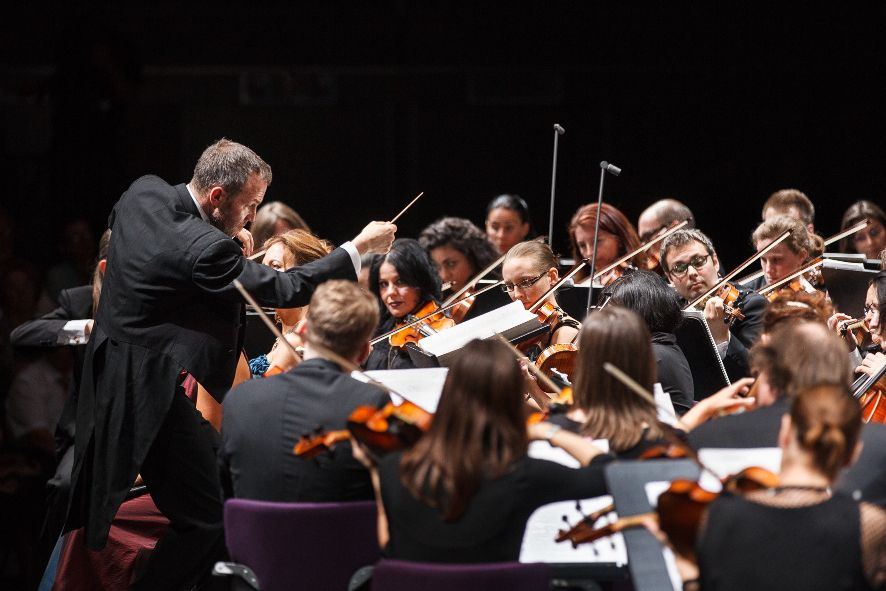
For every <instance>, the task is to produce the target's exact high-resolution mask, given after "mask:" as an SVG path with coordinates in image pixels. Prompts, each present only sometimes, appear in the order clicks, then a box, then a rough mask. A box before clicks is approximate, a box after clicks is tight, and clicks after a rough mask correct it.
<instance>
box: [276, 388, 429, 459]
mask: <svg viewBox="0 0 886 591" xmlns="http://www.w3.org/2000/svg"><path fill="white" fill-rule="evenodd" d="M432 418H433V415H432V414H431V413H429V412H427V411H426V410H424V409H422V408H421V407H419V406H417V405H415V404H413V403H411V402H409V401H408V400H404V401H403V402H402V403H401V404H400V405H399V406H396V405H394V404H393V403H392V402H389V403H387V404H386V405H384V406H383V407H382V408H380V409H379V408H375V407H374V406H366V405H362V406H358V407H357V408H355V409H354V410H353V411H352V412H351V414H350V415H349V416H348V420H347V427H348V428H347V430H340V431H329V432H318V433H315V434H314V435H313V436H310V435H305V436H303V437H302V438H301V439H300V440H299V441H298V442H297V443H296V444H295V446H294V447H293V448H292V453H294V454H295V455H297V456H299V457H302V458H306V459H310V458H314V457H316V456H318V455H319V454H321V453H323V452H325V451H329V450H330V449H332V448H333V447H334V446H335V444H336V443H339V442H341V441H346V440H348V439H350V438H352V437H353V438H354V439H356V440H357V441H359V442H360V443H362V444H363V445H365V446H366V447H367V449H368V450H369V452H370V453H372V454H373V455H376V456H378V455H380V454H385V453H388V452H392V451H397V450H400V449H406V448H408V447H410V446H412V444H414V443H415V442H416V441H418V439H419V437H421V436H422V434H423V433H424V432H425V431H427V430H428V428H429V427H430V426H431V419H432Z"/></svg>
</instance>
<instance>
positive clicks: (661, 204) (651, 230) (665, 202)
mask: <svg viewBox="0 0 886 591" xmlns="http://www.w3.org/2000/svg"><path fill="white" fill-rule="evenodd" d="M683 220H689V224H687V226H686V227H689V228H694V227H695V217H694V216H693V215H692V211H690V209H689V208H688V207H686V205H684V204H683V203H681V202H679V201H677V200H676V199H659V200H658V201H656V202H655V203H653V204H652V205H650V206H649V207H647V208H646V209H645V210H643V213H641V214H640V218H639V219H638V220H637V233H638V234H639V235H640V240H641V241H643V242H648V241H649V240H651V239H652V238H653V237H654V235H655V234H656V233H657V232H658V231H659V230H661V229H662V228H667V227H670V226H672V225H674V224H677V223H680V222H682V221H683Z"/></svg>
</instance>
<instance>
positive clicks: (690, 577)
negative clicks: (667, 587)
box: [643, 515, 699, 591]
mask: <svg viewBox="0 0 886 591" xmlns="http://www.w3.org/2000/svg"><path fill="white" fill-rule="evenodd" d="M643 527H645V528H646V530H647V531H648V532H649V533H651V534H652V535H653V537H654V538H655V539H656V540H658V542H659V543H660V544H661V545H662V546H667V547H669V548H670V549H671V550H672V551H673V553H674V562H675V563H676V566H677V572H678V573H679V574H680V580H681V581H683V588H684V589H686V590H687V591H689V590H690V589H698V575H699V572H698V564H696V563H695V562H694V561H693V560H692V559H691V558H688V557H686V556H683V555H682V554H680V553H679V552H677V551H676V550H675V549H674V547H673V545H672V544H671V541H670V540H669V539H668V535H667V534H666V533H664V532H663V531H662V530H661V528H660V527H659V526H658V519H656V518H655V517H654V516H652V515H649V516H648V517H647V518H645V519H643ZM693 583H694V584H693Z"/></svg>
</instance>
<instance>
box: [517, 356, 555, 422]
mask: <svg viewBox="0 0 886 591" xmlns="http://www.w3.org/2000/svg"><path fill="white" fill-rule="evenodd" d="M519 363H520V371H521V372H522V373H523V387H524V388H525V389H526V394H525V398H526V403H527V404H529V405H530V406H532V407H533V408H538V409H539V410H544V409H546V408H547V407H548V403H549V402H550V401H551V400H553V399H554V398H556V397H557V396H556V394H553V393H549V392H545V391H544V390H542V388H541V386H539V385H538V379H536V377H535V374H533V373H532V372H531V371H529V367H528V366H527V365H526V361H524V360H522V359H521V360H520V362H519Z"/></svg>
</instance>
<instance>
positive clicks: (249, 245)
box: [234, 228, 255, 257]
mask: <svg viewBox="0 0 886 591" xmlns="http://www.w3.org/2000/svg"><path fill="white" fill-rule="evenodd" d="M234 240H236V241H237V242H239V243H240V247H241V248H242V249H243V256H245V257H248V256H251V255H252V252H253V250H254V249H255V240H254V239H253V238H252V232H250V231H249V230H247V229H246V228H243V229H241V230H240V231H239V232H237V235H236V236H234Z"/></svg>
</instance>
